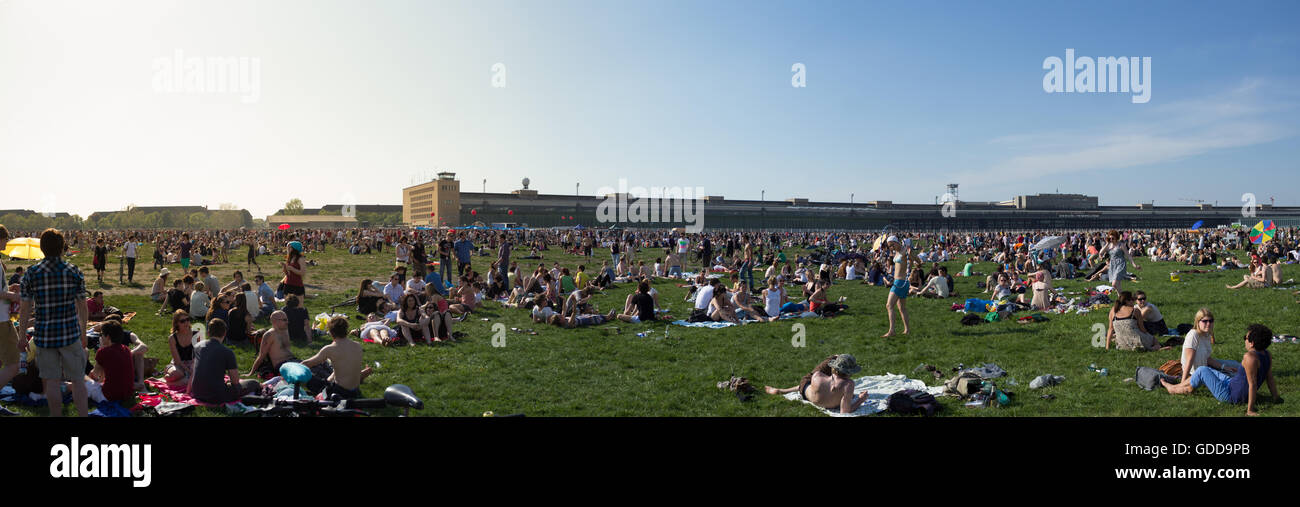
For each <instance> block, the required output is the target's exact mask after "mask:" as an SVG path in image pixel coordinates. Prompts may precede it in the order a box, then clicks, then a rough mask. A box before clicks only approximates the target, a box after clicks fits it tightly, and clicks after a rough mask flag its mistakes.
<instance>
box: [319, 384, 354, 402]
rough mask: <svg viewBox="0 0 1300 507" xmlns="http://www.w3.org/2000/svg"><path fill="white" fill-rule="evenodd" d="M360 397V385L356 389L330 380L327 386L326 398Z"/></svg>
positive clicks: (346, 398) (347, 398) (345, 398)
mask: <svg viewBox="0 0 1300 507" xmlns="http://www.w3.org/2000/svg"><path fill="white" fill-rule="evenodd" d="M360 397H361V388H360V387H358V388H356V389H344V388H343V387H342V386H340V385H338V384H337V383H334V382H330V383H329V385H326V386H325V399H338V400H355V399H357V398H360Z"/></svg>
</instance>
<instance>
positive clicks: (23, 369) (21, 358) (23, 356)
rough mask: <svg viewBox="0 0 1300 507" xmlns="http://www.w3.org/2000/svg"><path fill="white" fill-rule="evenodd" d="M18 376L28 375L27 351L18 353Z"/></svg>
mask: <svg viewBox="0 0 1300 507" xmlns="http://www.w3.org/2000/svg"><path fill="white" fill-rule="evenodd" d="M18 374H19V375H26V374H27V351H26V350H24V351H22V352H19V353H18Z"/></svg>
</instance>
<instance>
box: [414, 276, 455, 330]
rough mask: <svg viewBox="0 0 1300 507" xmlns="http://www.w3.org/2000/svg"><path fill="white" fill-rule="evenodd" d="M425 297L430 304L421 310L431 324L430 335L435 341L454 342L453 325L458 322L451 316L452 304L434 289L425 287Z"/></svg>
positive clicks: (426, 304)
mask: <svg viewBox="0 0 1300 507" xmlns="http://www.w3.org/2000/svg"><path fill="white" fill-rule="evenodd" d="M424 290H425V297H426V298H427V300H428V302H427V303H425V304H424V306H423V307H422V308H421V309H420V311H421V312H422V313H423V314H424V316H425V317H426V318H427V319H428V322H429V335H430V336H432V337H433V340H434V341H439V342H444V341H447V342H454V341H456V339H455V338H453V337H452V336H451V323H452V322H454V321H455V320H456V318H455V317H452V315H451V304H450V302H448V301H447V299H446V298H444V297H442V295H440V294H438V292H437V291H435V290H433V287H430V286H427V285H426V286H425V289H424Z"/></svg>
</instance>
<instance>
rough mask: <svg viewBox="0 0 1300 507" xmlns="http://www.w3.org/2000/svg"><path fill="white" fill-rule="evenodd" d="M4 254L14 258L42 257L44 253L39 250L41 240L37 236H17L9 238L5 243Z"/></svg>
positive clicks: (33, 258)
mask: <svg viewBox="0 0 1300 507" xmlns="http://www.w3.org/2000/svg"><path fill="white" fill-rule="evenodd" d="M4 254H5V255H8V256H9V257H12V258H14V259H32V260H35V259H44V258H45V253H43V252H41V240H40V239H39V238H17V239H11V240H9V243H8V244H6V245H5V249H4Z"/></svg>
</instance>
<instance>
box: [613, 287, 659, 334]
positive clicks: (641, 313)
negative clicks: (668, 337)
mask: <svg viewBox="0 0 1300 507" xmlns="http://www.w3.org/2000/svg"><path fill="white" fill-rule="evenodd" d="M616 318H618V320H621V321H623V322H630V323H633V324H636V323H638V322H654V320H655V300H654V297H652V296H650V282H647V281H645V280H642V281H641V283H639V284H637V286H636V292H634V293H632V294H629V295H628V296H627V304H626V305H624V307H623V313H622V314H619V315H617V316H616Z"/></svg>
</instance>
